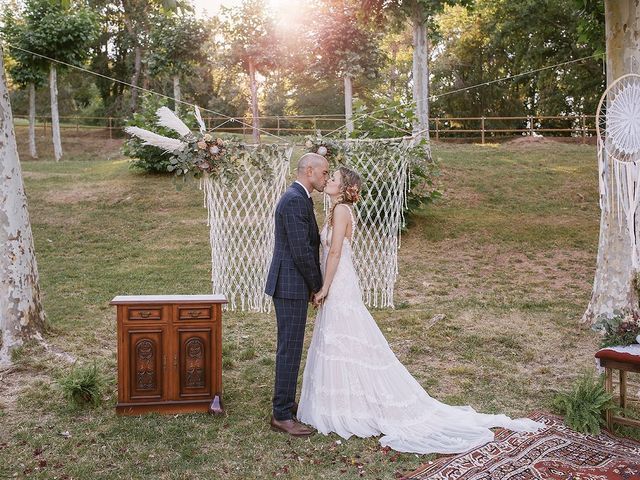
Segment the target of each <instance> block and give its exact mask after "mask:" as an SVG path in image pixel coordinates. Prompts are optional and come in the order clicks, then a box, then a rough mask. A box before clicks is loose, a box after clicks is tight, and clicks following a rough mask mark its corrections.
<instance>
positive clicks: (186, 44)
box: [147, 12, 207, 114]
mask: <svg viewBox="0 0 640 480" xmlns="http://www.w3.org/2000/svg"><path fill="white" fill-rule="evenodd" d="M206 41H207V32H206V31H205V25H204V22H203V21H202V20H200V19H198V18H196V17H195V16H194V15H192V14H191V15H189V14H176V13H174V12H165V13H163V12H161V13H159V14H158V15H156V16H155V18H154V20H153V27H152V29H151V34H150V49H149V56H148V59H147V65H148V68H149V73H150V74H151V75H154V76H159V75H162V74H169V75H170V76H171V79H172V82H173V98H174V102H175V103H174V111H175V112H176V114H178V113H179V106H180V102H181V100H182V94H181V89H180V77H183V76H186V75H191V74H193V72H194V68H195V66H196V65H197V64H198V63H204V62H205V61H206V55H205V52H204V50H203V47H204V46H205V45H206Z"/></svg>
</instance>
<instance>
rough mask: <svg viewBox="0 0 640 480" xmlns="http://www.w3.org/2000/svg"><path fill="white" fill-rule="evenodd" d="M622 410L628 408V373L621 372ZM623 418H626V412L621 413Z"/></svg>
mask: <svg viewBox="0 0 640 480" xmlns="http://www.w3.org/2000/svg"><path fill="white" fill-rule="evenodd" d="M620 408H621V409H622V410H624V409H625V408H627V372H626V371H625V370H620ZM620 415H621V416H623V417H624V416H625V414H624V411H622V412H620Z"/></svg>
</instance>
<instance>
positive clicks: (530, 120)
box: [528, 115, 533, 137]
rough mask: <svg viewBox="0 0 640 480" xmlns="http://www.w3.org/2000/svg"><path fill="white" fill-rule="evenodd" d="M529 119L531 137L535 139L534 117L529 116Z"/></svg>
mask: <svg viewBox="0 0 640 480" xmlns="http://www.w3.org/2000/svg"><path fill="white" fill-rule="evenodd" d="M528 117H529V136H530V137H533V116H532V115H528Z"/></svg>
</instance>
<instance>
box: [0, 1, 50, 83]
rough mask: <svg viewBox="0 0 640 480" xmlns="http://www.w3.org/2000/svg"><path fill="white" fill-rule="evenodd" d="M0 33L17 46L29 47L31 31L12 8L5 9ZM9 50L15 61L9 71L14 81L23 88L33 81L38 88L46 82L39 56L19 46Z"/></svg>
mask: <svg viewBox="0 0 640 480" xmlns="http://www.w3.org/2000/svg"><path fill="white" fill-rule="evenodd" d="M1 24H2V27H0V33H2V35H3V36H4V37H5V38H6V39H7V41H8V42H9V43H10V44H11V45H12V46H15V47H19V48H24V49H29V47H30V46H31V45H30V43H29V31H28V26H27V25H26V24H25V22H24V21H23V20H22V19H20V18H18V17H17V16H16V14H15V12H14V11H13V9H11V8H7V9H5V10H4V12H3V14H2V20H1ZM9 52H10V53H11V57H12V58H13V59H14V62H13V63H11V64H10V65H9V68H8V72H9V75H11V78H12V79H13V81H14V82H16V83H17V84H18V85H20V87H21V88H24V87H26V86H27V85H29V84H30V83H33V84H34V85H35V86H36V88H37V87H40V86H42V85H43V84H44V83H45V82H46V78H47V77H46V74H45V72H44V71H43V70H42V65H41V64H40V63H39V62H38V58H37V57H35V56H34V55H31V54H30V53H26V52H24V51H22V50H18V49H17V48H10V49H9Z"/></svg>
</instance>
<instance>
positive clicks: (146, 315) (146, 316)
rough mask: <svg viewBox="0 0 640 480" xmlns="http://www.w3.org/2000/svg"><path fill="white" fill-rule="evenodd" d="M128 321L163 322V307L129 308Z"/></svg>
mask: <svg viewBox="0 0 640 480" xmlns="http://www.w3.org/2000/svg"><path fill="white" fill-rule="evenodd" d="M126 318H127V320H162V307H161V306H156V305H153V306H149V307H144V306H141V307H127V317H126Z"/></svg>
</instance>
